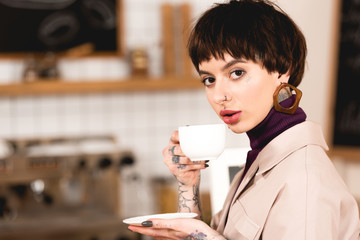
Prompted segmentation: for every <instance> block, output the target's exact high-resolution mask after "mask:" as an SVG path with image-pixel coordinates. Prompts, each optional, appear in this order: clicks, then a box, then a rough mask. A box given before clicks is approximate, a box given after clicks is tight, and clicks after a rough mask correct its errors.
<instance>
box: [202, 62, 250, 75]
mask: <svg viewBox="0 0 360 240" xmlns="http://www.w3.org/2000/svg"><path fill="white" fill-rule="evenodd" d="M237 63H246V61H245V60H242V59H234V60H232V61H230V62H228V63H226V64H225V65H224V66H223V67H222V68H221V71H225V70H226V69H228V68H229V67H231V66H233V65H235V64H237ZM202 74H208V75H211V73H210V72H207V71H203V70H199V75H202Z"/></svg>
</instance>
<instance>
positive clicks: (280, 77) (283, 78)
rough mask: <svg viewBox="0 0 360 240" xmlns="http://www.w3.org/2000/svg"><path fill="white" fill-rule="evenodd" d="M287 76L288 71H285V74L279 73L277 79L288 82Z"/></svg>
mask: <svg viewBox="0 0 360 240" xmlns="http://www.w3.org/2000/svg"><path fill="white" fill-rule="evenodd" d="M289 78H290V74H289V71H288V72H286V73H285V74H281V73H279V76H278V79H279V81H280V82H284V83H288V82H289Z"/></svg>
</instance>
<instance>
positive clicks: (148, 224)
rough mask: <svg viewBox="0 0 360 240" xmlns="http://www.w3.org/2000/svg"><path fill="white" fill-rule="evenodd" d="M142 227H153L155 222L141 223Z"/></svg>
mask: <svg viewBox="0 0 360 240" xmlns="http://www.w3.org/2000/svg"><path fill="white" fill-rule="evenodd" d="M141 226H143V227H152V226H153V222H152V221H145V222H142V223H141Z"/></svg>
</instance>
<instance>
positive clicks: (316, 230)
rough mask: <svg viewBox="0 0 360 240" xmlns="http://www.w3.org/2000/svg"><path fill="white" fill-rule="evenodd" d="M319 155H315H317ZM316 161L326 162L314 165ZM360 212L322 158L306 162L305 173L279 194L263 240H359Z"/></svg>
mask: <svg viewBox="0 0 360 240" xmlns="http://www.w3.org/2000/svg"><path fill="white" fill-rule="evenodd" d="M315 152H316V151H315ZM313 157H318V159H323V160H320V161H312V160H313ZM358 213H359V210H358V207H357V203H356V201H355V199H354V198H353V196H352V195H351V194H350V193H349V191H348V189H347V187H346V185H345V184H344V182H343V181H342V179H341V178H340V176H339V175H338V174H337V172H336V170H335V168H333V166H332V164H331V163H330V160H327V158H326V157H324V156H322V155H321V154H319V155H317V156H316V154H315V156H314V155H312V156H311V158H309V157H308V158H306V162H305V170H304V171H301V170H300V169H299V172H298V173H297V174H296V175H294V176H292V177H291V179H290V180H289V181H287V182H286V185H285V186H284V188H283V189H282V191H281V192H280V193H279V195H278V197H277V199H276V201H275V203H274V205H273V206H272V208H271V210H270V212H269V215H268V218H267V221H266V224H265V226H264V229H263V233H262V237H263V239H293V240H296V239H307V240H321V239H327V240H342V239H348V240H357V239H358V237H359V233H360V230H359V215H358Z"/></svg>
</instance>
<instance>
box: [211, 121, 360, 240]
mask: <svg viewBox="0 0 360 240" xmlns="http://www.w3.org/2000/svg"><path fill="white" fill-rule="evenodd" d="M324 150H327V145H326V143H325V141H324V138H323V133H322V130H321V127H320V126H319V125H318V124H316V123H313V122H310V121H305V122H303V123H301V124H298V125H296V126H294V127H292V128H290V129H288V130H286V131H285V132H283V133H281V134H280V135H279V136H277V137H276V138H275V139H273V140H272V141H271V142H270V143H269V144H268V145H266V146H265V148H264V149H263V150H262V151H261V152H260V153H259V155H258V157H257V158H256V160H255V162H254V163H253V164H252V166H251V167H250V169H249V171H248V172H247V174H246V176H245V177H244V180H243V181H242V183H241V185H240V186H239V188H238V184H239V181H240V177H241V175H242V172H239V173H238V174H237V175H236V176H235V178H234V180H233V182H232V185H231V187H230V190H229V194H228V196H227V198H226V200H225V204H224V207H223V210H222V211H220V212H219V213H218V214H217V215H215V216H214V217H213V219H212V222H211V226H212V228H214V229H216V230H217V231H219V232H220V233H222V234H223V235H224V236H225V237H226V238H227V239H230V240H235V239H236V240H241V239H251V240H252V239H264V240H270V239H271V240H282V239H289V240H297V239H307V240H313V239H319V240H331V239H337V240H348V239H351V240H353V239H358V236H359V232H360V223H359V211H358V206H357V203H356V201H355V199H354V198H353V196H352V195H351V194H350V193H349V191H348V189H347V187H346V185H345V184H344V182H343V180H342V179H341V177H340V176H339V175H338V173H337V171H336V169H335V168H334V166H333V164H332V162H331V161H330V159H329V158H328V156H327V155H326V153H325V151H324ZM235 192H236V193H235ZM234 194H235V197H234V198H233V196H234ZM229 209H230V211H229ZM227 215H228V218H226V217H227ZM226 219H227V220H226ZM225 222H226V224H225Z"/></svg>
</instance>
